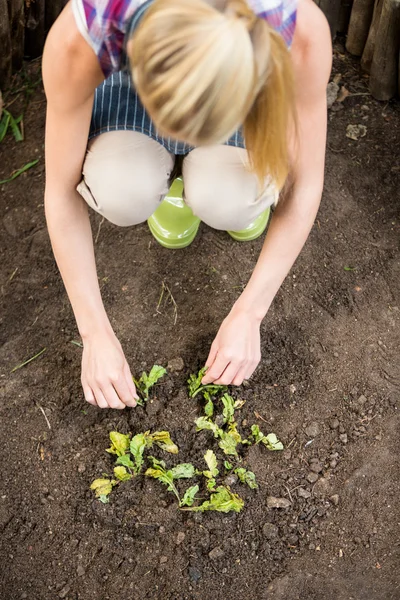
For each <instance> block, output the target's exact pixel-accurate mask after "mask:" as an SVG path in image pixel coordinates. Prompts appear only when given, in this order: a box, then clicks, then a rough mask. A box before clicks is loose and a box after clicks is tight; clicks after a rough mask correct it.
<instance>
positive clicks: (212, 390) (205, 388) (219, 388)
mask: <svg viewBox="0 0 400 600" xmlns="http://www.w3.org/2000/svg"><path fill="white" fill-rule="evenodd" d="M206 371H207V369H206V367H203V368H202V369H200V371H199V372H198V374H197V375H194V374H192V375H190V377H189V379H188V384H189V397H190V398H194V397H195V396H197V394H200V393H203V394H205V393H206V392H207V393H208V394H209V396H215V395H216V394H218V393H220V392H226V390H227V389H228V388H227V386H226V385H215V384H213V383H210V384H207V385H201V380H202V379H203V377H204V375H205V374H206Z"/></svg>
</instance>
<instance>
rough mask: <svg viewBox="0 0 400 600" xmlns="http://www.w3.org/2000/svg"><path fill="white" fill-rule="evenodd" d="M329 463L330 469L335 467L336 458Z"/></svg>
mask: <svg viewBox="0 0 400 600" xmlns="http://www.w3.org/2000/svg"><path fill="white" fill-rule="evenodd" d="M329 465H330V466H331V467H332V469H335V467H336V466H337V460H335V459H333V460H331V462H330V463H329Z"/></svg>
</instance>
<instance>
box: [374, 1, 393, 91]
mask: <svg viewBox="0 0 400 600" xmlns="http://www.w3.org/2000/svg"><path fill="white" fill-rule="evenodd" d="M399 50H400V0H384V2H383V6H382V14H381V19H380V23H379V27H378V32H377V34H376V45H375V52H374V57H373V60H372V65H371V78H370V82H369V89H370V92H371V94H372V95H373V96H374V98H376V99H377V100H390V99H391V98H393V96H395V95H396V92H397V89H398V77H399Z"/></svg>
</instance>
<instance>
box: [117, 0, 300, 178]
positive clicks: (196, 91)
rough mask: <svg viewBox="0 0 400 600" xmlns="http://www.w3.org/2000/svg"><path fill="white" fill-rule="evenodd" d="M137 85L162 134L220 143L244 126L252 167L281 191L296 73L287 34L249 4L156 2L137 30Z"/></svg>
mask: <svg viewBox="0 0 400 600" xmlns="http://www.w3.org/2000/svg"><path fill="white" fill-rule="evenodd" d="M129 54H130V56H129V58H130V61H131V65H132V74H133V79H134V82H135V86H136V89H137V91H138V93H139V96H140V98H141V100H142V102H143V104H144V106H145V107H146V109H147V111H148V113H149V115H150V116H151V117H152V119H153V121H154V123H155V124H156V126H157V127H158V129H159V130H160V131H161V133H164V134H168V135H171V136H173V137H175V138H177V139H180V140H184V141H186V142H188V143H190V144H193V145H196V146H198V145H210V144H219V143H222V142H224V141H226V140H227V139H228V138H229V137H230V135H232V133H234V131H235V130H236V129H238V128H239V127H240V126H241V125H243V132H244V138H245V142H246V148H247V150H248V154H249V161H250V164H249V167H250V169H251V171H253V172H254V173H255V174H256V175H257V177H258V179H259V181H260V183H261V184H263V183H264V181H265V179H266V177H267V176H268V175H269V176H270V177H271V178H272V179H273V180H274V181H275V182H276V184H277V185H278V186H279V188H281V187H282V186H283V183H284V181H285V179H286V176H287V173H288V168H289V167H288V165H289V160H288V127H289V124H290V121H291V120H292V119H294V91H293V75H292V67H291V60H290V56H289V52H288V50H287V48H286V45H285V43H284V41H283V39H282V37H281V36H280V35H279V34H278V33H277V32H276V31H274V30H273V29H272V27H270V26H269V25H268V23H267V22H266V21H265V20H264V19H261V18H258V17H257V16H256V15H255V14H254V13H253V11H252V10H251V9H250V8H249V6H248V5H247V2H246V0H227V2H226V8H225V10H224V12H221V11H219V10H217V9H216V8H214V7H213V6H211V5H210V4H207V3H206V2H205V1H204V0H154V2H153V4H152V5H151V6H150V7H149V8H148V9H147V11H146V13H145V15H144V17H143V19H142V22H141V24H140V25H139V27H138V29H137V31H136V32H135V33H134V36H133V40H132V44H131V45H130V51H129Z"/></svg>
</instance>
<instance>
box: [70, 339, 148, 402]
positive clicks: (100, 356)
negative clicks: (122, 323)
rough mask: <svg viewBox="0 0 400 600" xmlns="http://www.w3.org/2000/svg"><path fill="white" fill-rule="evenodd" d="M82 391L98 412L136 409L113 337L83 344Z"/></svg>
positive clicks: (130, 382) (123, 360)
mask: <svg viewBox="0 0 400 600" xmlns="http://www.w3.org/2000/svg"><path fill="white" fill-rule="evenodd" d="M81 381H82V387H83V391H84V394H85V399H86V401H87V402H89V404H93V406H98V407H99V408H117V409H123V408H125V407H126V406H136V403H137V399H138V396H137V393H136V388H135V384H134V383H133V380H132V375H131V372H130V369H129V365H128V363H127V361H126V358H125V356H124V352H123V350H122V347H121V344H120V343H119V341H118V340H117V338H116V337H115V335H114V334H109V333H101V334H99V335H95V336H91V337H90V338H88V339H86V340H84V348H83V355H82V377H81Z"/></svg>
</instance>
